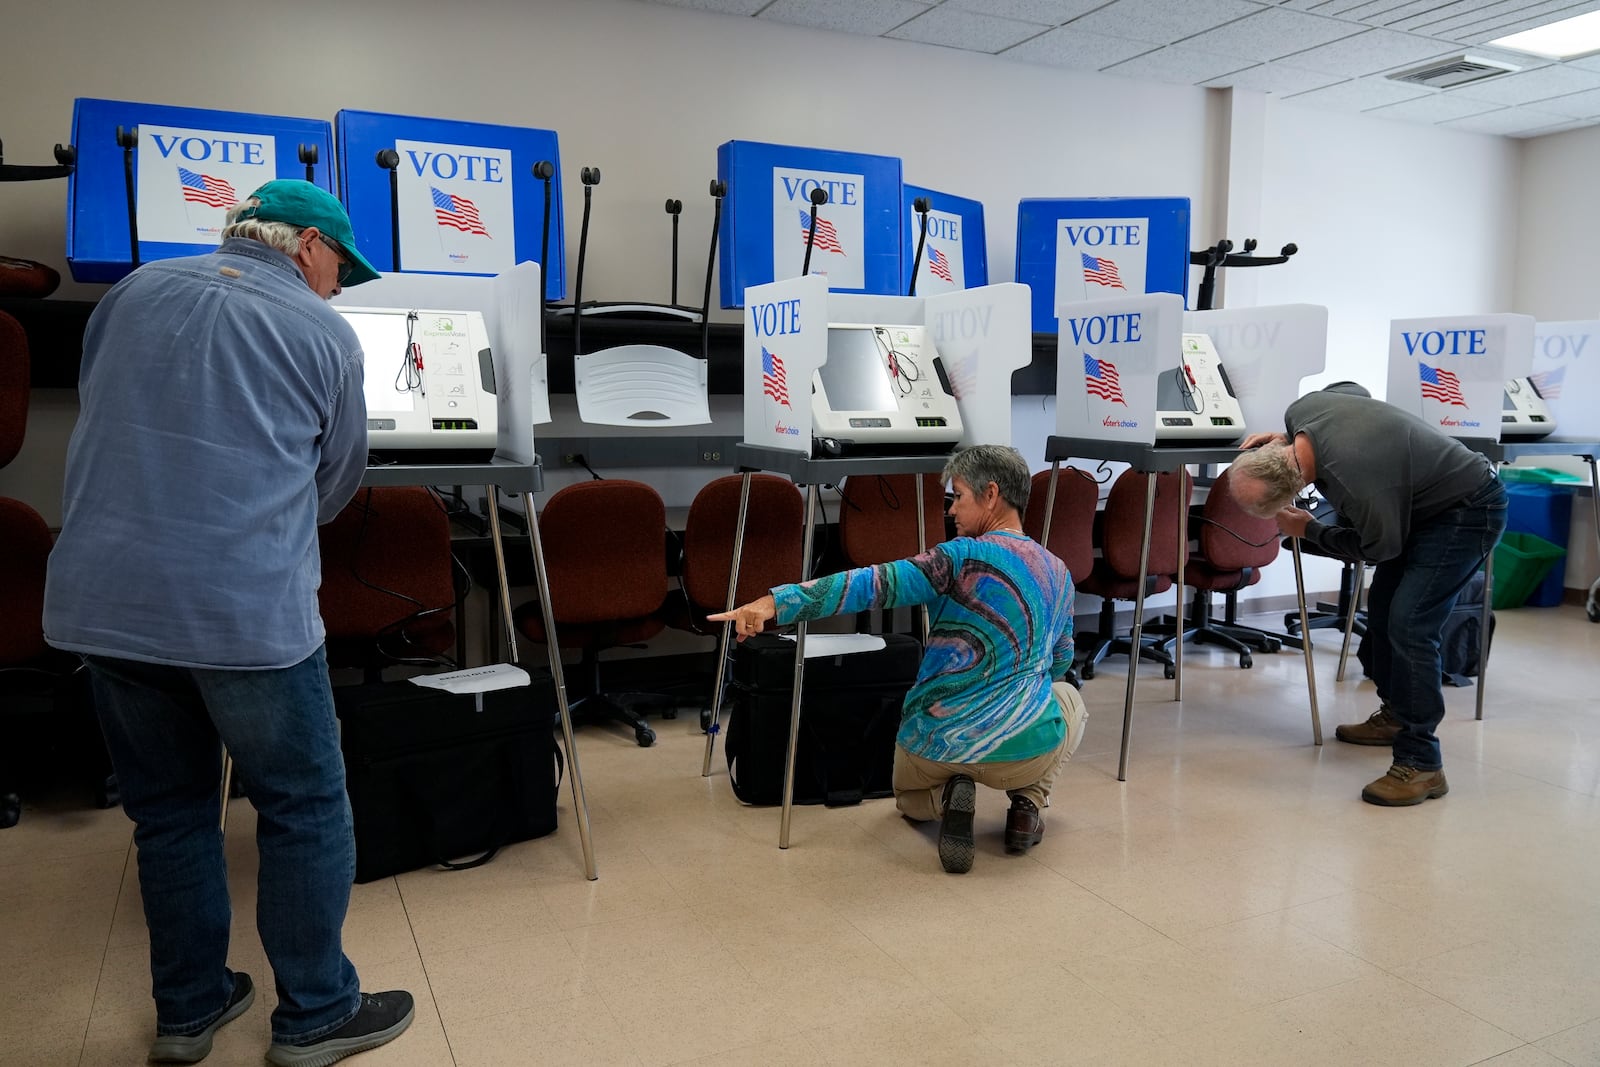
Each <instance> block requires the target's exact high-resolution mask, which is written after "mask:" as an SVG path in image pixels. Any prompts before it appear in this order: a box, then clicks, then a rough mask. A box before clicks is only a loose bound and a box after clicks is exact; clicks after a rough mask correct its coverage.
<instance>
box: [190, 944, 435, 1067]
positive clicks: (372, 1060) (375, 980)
mask: <svg viewBox="0 0 1600 1067" xmlns="http://www.w3.org/2000/svg"><path fill="white" fill-rule="evenodd" d="M361 988H362V989H363V990H364V991H366V992H368V993H381V992H384V991H386V990H390V989H404V990H406V991H407V992H409V993H410V994H411V996H412V999H413V1000H414V1001H415V1002H416V1015H415V1016H414V1017H413V1019H412V1021H411V1025H410V1026H409V1027H407V1028H406V1032H405V1033H403V1034H401V1035H400V1036H399V1037H397V1038H395V1039H394V1040H393V1041H392V1042H390V1043H389V1044H387V1045H384V1046H383V1047H382V1048H378V1049H374V1050H372V1051H370V1052H364V1053H362V1056H364V1057H366V1058H365V1059H363V1060H359V1061H356V1062H359V1063H360V1064H361V1067H440V1065H442V1064H449V1063H452V1062H453V1059H452V1054H451V1051H450V1044H449V1040H448V1039H447V1038H446V1036H445V1031H444V1025H443V1023H442V1022H441V1021H440V1018H439V1009H438V1006H437V1004H436V1002H435V1000H434V997H433V995H432V991H431V988H430V986H429V981H428V975H427V974H426V973H425V972H424V970H423V967H422V962H421V961H420V960H418V959H416V958H412V959H390V960H386V961H384V962H382V963H376V964H372V965H369V966H364V967H362V968H361ZM207 1062H208V1063H209V1061H207Z"/></svg>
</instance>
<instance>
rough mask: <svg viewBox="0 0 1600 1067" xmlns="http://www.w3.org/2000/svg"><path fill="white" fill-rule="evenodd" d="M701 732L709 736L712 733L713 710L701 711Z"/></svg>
mask: <svg viewBox="0 0 1600 1067" xmlns="http://www.w3.org/2000/svg"><path fill="white" fill-rule="evenodd" d="M700 732H701V733H703V734H709V733H710V732H711V709H710V708H701V709H700Z"/></svg>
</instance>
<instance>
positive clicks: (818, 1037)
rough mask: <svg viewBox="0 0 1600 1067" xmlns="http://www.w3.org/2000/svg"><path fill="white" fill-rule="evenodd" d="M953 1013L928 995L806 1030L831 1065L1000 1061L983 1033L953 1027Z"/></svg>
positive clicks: (952, 1066) (929, 1066)
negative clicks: (884, 1010)
mask: <svg viewBox="0 0 1600 1067" xmlns="http://www.w3.org/2000/svg"><path fill="white" fill-rule="evenodd" d="M950 1012H951V1008H950V1006H949V1005H948V1004H946V1003H944V1002H942V1001H941V1000H939V999H938V998H935V997H933V996H931V995H930V996H929V997H928V999H927V1000H926V1001H924V1002H923V1003H922V1004H920V1005H919V1006H917V1007H915V1008H911V1009H902V1010H899V1011H896V1012H894V1013H892V1014H883V1015H879V1016H877V1017H876V1018H870V1019H864V1020H852V1021H851V1022H847V1023H838V1024H833V1025H827V1026H823V1027H821V1028H819V1029H817V1030H812V1031H808V1032H807V1033H806V1040H807V1041H809V1042H811V1044H812V1045H813V1046H815V1047H816V1049H817V1051H818V1053H819V1054H820V1056H821V1062H823V1063H826V1064H830V1065H832V1067H868V1065H873V1067H877V1065H882V1067H898V1065H904V1067H967V1065H970V1064H974V1063H988V1062H994V1061H996V1060H998V1059H999V1058H1000V1050H999V1049H997V1048H996V1047H995V1045H994V1044H993V1043H992V1042H991V1041H990V1040H989V1039H988V1038H987V1037H985V1036H984V1035H982V1034H980V1033H977V1032H974V1031H971V1030H961V1029H953V1028H952V1027H951V1026H950V1024H949V1016H950Z"/></svg>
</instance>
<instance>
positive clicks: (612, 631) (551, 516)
mask: <svg viewBox="0 0 1600 1067" xmlns="http://www.w3.org/2000/svg"><path fill="white" fill-rule="evenodd" d="M666 528H667V509H666V505H665V504H663V503H662V501H661V496H660V494H659V493H657V492H656V491H655V490H654V489H652V488H651V487H650V486H648V485H645V484H644V483H643V482H634V481H628V480H626V479H622V478H607V479H604V480H595V481H588V482H579V483H577V484H576V485H569V486H567V487H566V488H564V489H561V490H558V491H557V492H555V493H553V494H551V496H550V499H549V500H548V501H546V503H545V505H544V508H543V510H542V511H541V512H540V513H539V537H540V540H541V541H542V543H543V546H544V558H545V568H546V571H547V573H548V575H549V582H550V606H551V613H552V616H553V618H554V620H555V624H556V640H557V641H558V642H559V644H560V645H561V647H562V648H575V649H579V650H580V651H581V653H582V660H581V672H580V673H582V674H583V675H585V676H587V678H588V680H589V683H590V692H589V694H588V695H586V696H584V697H583V698H582V699H581V700H578V701H575V702H574V703H572V704H571V706H570V708H569V711H570V712H571V714H572V716H573V718H574V721H594V720H596V719H602V720H603V719H615V720H617V721H620V722H623V723H625V724H627V725H629V726H631V727H633V733H634V738H635V740H637V741H638V743H639V745H640V747H641V748H643V747H648V746H650V745H652V744H654V743H655V739H656V735H655V731H654V730H652V729H651V728H650V725H649V724H648V723H647V722H646V721H645V719H644V716H643V714H642V713H641V711H642V710H649V709H655V710H661V711H671V712H675V710H676V701H675V700H673V699H672V698H671V697H668V696H665V695H663V694H659V693H606V692H603V691H602V689H601V678H600V653H601V652H603V651H605V650H606V649H609V648H617V647H620V646H623V645H631V644H636V643H638V642H641V641H647V640H649V639H650V638H652V637H654V636H655V635H656V634H658V633H660V632H661V631H662V629H663V628H665V626H666V620H665V618H664V616H663V613H662V605H663V603H664V602H665V601H666V598H667V559H666V551H665V545H664V543H663V537H664V534H665V531H666ZM723 592H724V594H726V592H727V589H726V587H724V589H723ZM513 617H514V619H515V621H516V625H517V629H518V630H519V631H521V632H522V633H523V634H524V635H526V636H527V637H528V638H529V639H530V640H532V641H537V642H540V643H544V642H545V641H546V634H545V626H544V615H543V612H542V609H541V608H540V605H539V603H538V602H537V601H534V602H532V603H528V604H523V605H522V606H521V607H519V608H518V609H517V610H516V612H515V613H514V615H513Z"/></svg>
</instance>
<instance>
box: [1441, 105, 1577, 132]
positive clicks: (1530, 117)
mask: <svg viewBox="0 0 1600 1067" xmlns="http://www.w3.org/2000/svg"><path fill="white" fill-rule="evenodd" d="M1569 121H1571V120H1570V119H1564V118H1562V117H1561V116H1560V115H1552V114H1550V113H1549V112H1546V111H1534V110H1532V109H1530V108H1525V107H1508V108H1506V109H1504V110H1503V111H1490V112H1488V113H1487V114H1483V115H1469V116H1467V117H1466V118H1464V119H1451V120H1450V121H1449V122H1441V123H1440V124H1439V125H1440V126H1442V127H1444V128H1445V129H1447V130H1468V131H1470V132H1472V133H1498V134H1501V135H1502V136H1510V135H1511V134H1514V133H1532V132H1533V131H1534V130H1543V129H1548V128H1550V127H1551V126H1559V125H1560V124H1561V123H1563V122H1569Z"/></svg>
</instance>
